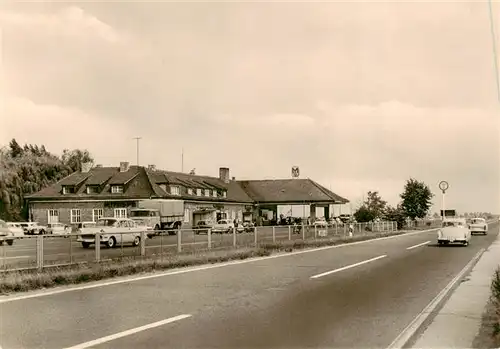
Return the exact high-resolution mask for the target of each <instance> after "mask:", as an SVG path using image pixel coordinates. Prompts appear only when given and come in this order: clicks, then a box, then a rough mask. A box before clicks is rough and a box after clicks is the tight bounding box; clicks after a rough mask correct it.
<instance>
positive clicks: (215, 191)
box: [212, 189, 217, 198]
mask: <svg viewBox="0 0 500 349" xmlns="http://www.w3.org/2000/svg"><path fill="white" fill-rule="evenodd" d="M212 196H213V197H214V198H216V197H217V190H215V189H214V190H212Z"/></svg>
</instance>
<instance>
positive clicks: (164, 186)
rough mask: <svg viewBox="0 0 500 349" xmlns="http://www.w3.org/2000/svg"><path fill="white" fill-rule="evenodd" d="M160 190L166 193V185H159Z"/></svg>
mask: <svg viewBox="0 0 500 349" xmlns="http://www.w3.org/2000/svg"><path fill="white" fill-rule="evenodd" d="M160 188H161V189H162V190H163V191H164V192H166V191H167V185H166V184H165V183H162V184H160Z"/></svg>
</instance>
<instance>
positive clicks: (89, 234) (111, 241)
mask: <svg viewBox="0 0 500 349" xmlns="http://www.w3.org/2000/svg"><path fill="white" fill-rule="evenodd" d="M143 231H145V229H144V227H140V226H137V224H136V223H135V222H134V221H133V220H132V219H130V218H100V219H98V220H97V222H96V224H95V227H87V228H82V229H81V235H80V236H79V237H78V240H77V241H78V242H81V243H82V246H83V248H89V247H90V245H92V244H95V234H96V233H100V234H101V236H100V240H101V241H100V243H101V245H105V246H106V247H109V248H113V247H116V246H117V245H122V244H132V245H133V246H139V244H140V243H141V232H143ZM145 236H147V235H145Z"/></svg>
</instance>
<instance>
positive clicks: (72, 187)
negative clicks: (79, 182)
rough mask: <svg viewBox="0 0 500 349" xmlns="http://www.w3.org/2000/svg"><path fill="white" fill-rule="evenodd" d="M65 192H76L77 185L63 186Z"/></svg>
mask: <svg viewBox="0 0 500 349" xmlns="http://www.w3.org/2000/svg"><path fill="white" fill-rule="evenodd" d="M62 192H63V194H74V193H75V187H74V186H73V185H65V186H63V188H62Z"/></svg>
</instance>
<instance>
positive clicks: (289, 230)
mask: <svg viewBox="0 0 500 349" xmlns="http://www.w3.org/2000/svg"><path fill="white" fill-rule="evenodd" d="M291 240H292V226H291V225H289V226H288V241H291Z"/></svg>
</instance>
